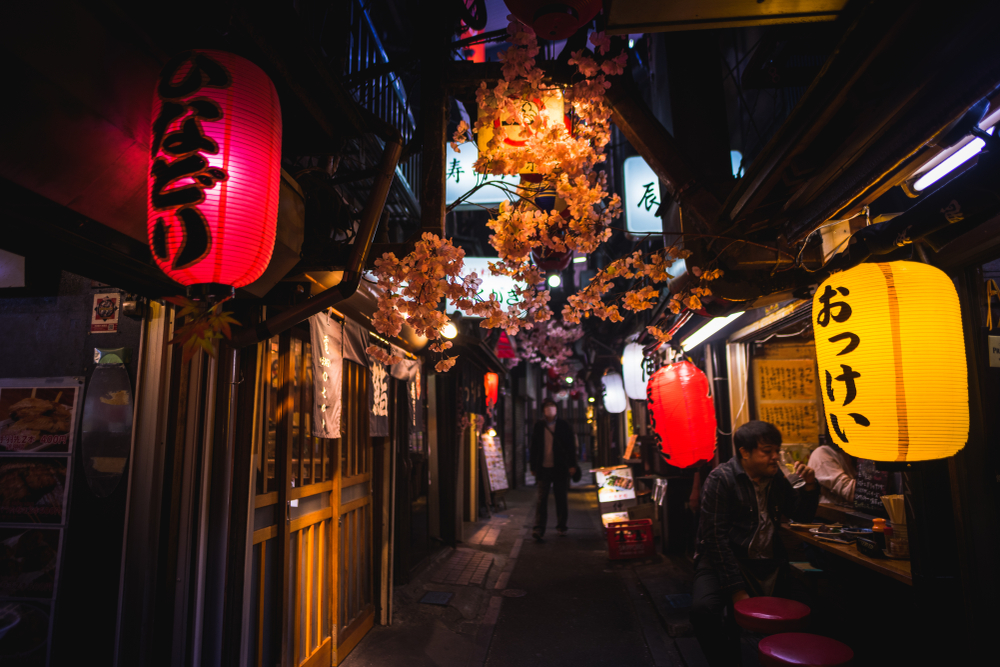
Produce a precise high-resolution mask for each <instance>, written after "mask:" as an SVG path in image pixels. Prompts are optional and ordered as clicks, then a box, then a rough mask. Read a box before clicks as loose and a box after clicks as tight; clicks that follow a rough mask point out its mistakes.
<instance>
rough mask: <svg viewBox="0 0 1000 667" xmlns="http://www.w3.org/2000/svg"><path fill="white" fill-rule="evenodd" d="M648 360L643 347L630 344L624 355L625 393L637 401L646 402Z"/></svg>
mask: <svg viewBox="0 0 1000 667" xmlns="http://www.w3.org/2000/svg"><path fill="white" fill-rule="evenodd" d="M645 360H646V358H645V356H643V354H642V345H639V343H629V344H628V345H626V346H625V352H624V353H623V354H622V372H623V373H624V374H625V393H626V394H628V397H629V398H631V399H633V400H636V401H645V400H646V384H647V383H648V382H649V376H648V375H646V364H645V363H644V362H645Z"/></svg>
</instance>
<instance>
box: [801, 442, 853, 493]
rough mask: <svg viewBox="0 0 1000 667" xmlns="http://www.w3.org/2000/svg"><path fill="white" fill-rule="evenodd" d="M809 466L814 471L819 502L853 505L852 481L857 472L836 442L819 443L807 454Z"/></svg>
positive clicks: (849, 458)
mask: <svg viewBox="0 0 1000 667" xmlns="http://www.w3.org/2000/svg"><path fill="white" fill-rule="evenodd" d="M809 467H810V468H812V469H813V470H815V471H816V481H817V482H819V486H820V496H819V500H820V502H822V503H832V504H835V505H846V506H849V507H853V506H854V483H855V481H857V480H856V478H857V476H858V473H857V472H856V471H855V469H854V463H853V462H852V461H851V457H850V456H849V455H848V454H847V453H846V452H844V450H842V449H841V448H840V447H837V445H836V444H831V445H820V446H819V447H817V448H816V449H814V450H813V453H812V454H810V455H809Z"/></svg>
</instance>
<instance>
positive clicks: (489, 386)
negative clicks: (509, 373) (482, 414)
mask: <svg viewBox="0 0 1000 667" xmlns="http://www.w3.org/2000/svg"><path fill="white" fill-rule="evenodd" d="M483 383H484V384H485V385H486V409H487V410H489V411H492V410H493V406H494V405H496V404H497V394H498V393H499V391H500V376H499V375H497V374H496V373H487V374H486V375H485V376H484V377H483Z"/></svg>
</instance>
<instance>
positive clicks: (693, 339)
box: [681, 310, 743, 352]
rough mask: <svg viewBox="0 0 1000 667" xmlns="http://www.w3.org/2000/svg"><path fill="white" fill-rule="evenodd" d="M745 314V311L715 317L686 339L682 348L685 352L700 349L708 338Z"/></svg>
mask: <svg viewBox="0 0 1000 667" xmlns="http://www.w3.org/2000/svg"><path fill="white" fill-rule="evenodd" d="M742 314H743V311H742V310H741V311H739V312H736V313H733V314H732V315H730V316H728V317H714V318H712V319H711V320H709V321H708V322H706V323H705V324H704V325H703V326H702V327H701V328H700V329H697V330H696V331H695V332H694V333H693V334H691V335H690V336H688V337H687V338H685V339H684V341H683V342H682V343H681V347H682V348H684V351H685V352H688V351H690V350H693V349H694V348H696V347H698V345H700V344H701V343H702V342H704V340H705V339H706V338H708V337H709V336H711V335H712V334H714V333H716V332H717V331H719V330H720V329H722V328H723V327H725V326H726V325H727V324H729V323H730V322H732V321H733V320H735V319H736V318H737V317H739V316H740V315H742Z"/></svg>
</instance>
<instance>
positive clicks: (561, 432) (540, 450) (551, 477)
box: [529, 398, 580, 540]
mask: <svg viewBox="0 0 1000 667" xmlns="http://www.w3.org/2000/svg"><path fill="white" fill-rule="evenodd" d="M542 413H543V414H544V415H545V419H540V420H539V421H538V422H536V423H535V430H534V432H533V433H532V435H531V453H530V457H529V464H530V467H531V474H532V475H534V476H535V484H536V485H537V487H538V500H537V504H536V506H535V529H534V530H533V531H532V533H531V536H532V537H534V538H535V539H536V540H540V539H542V535H544V534H545V524H546V522H547V521H548V511H549V487H550V486H551V487H552V490H553V492H554V493H553V495H555V497H556V530H557V531H558V532H559V534H560V535H565V534H566V521H567V516H568V514H569V510H568V508H567V501H566V494H567V492H568V491H569V479H570V477H571V476H574V477H575V476H576V475H577V472H578V471H579V469H580V465H579V464H578V463H577V461H576V435H575V434H574V433H573V428H572V427H571V426H570V425H569V423H568V422H566V421H565V420H563V419H558V414H559V407H558V406H557V405H556V402H555V401H553V400H552V399H551V398H548V399H545V402H544V403H542Z"/></svg>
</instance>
